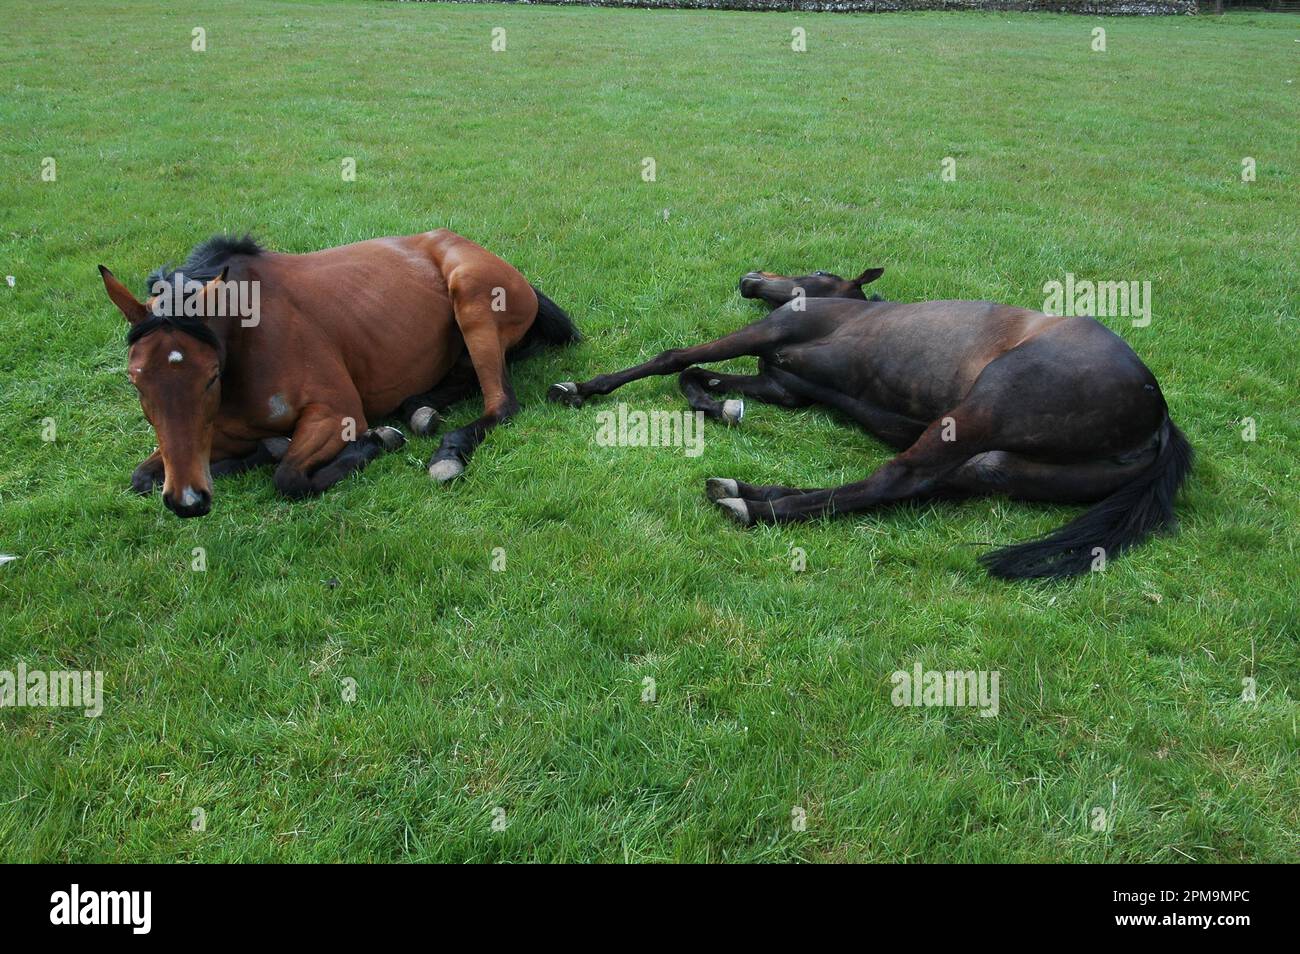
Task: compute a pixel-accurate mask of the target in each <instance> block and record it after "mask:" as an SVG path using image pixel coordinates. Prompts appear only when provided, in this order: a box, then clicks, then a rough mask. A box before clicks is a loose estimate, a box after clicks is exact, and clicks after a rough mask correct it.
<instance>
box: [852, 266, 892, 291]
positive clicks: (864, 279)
mask: <svg viewBox="0 0 1300 954" xmlns="http://www.w3.org/2000/svg"><path fill="white" fill-rule="evenodd" d="M883 274H885V270H884V269H883V268H868V269H867V270H866V271H865V272H863V273H862V274H861V275H859V276H858V277H857V278H855V279H853V284H855V285H857V286H858V287H859V288H861V287H862V286H863V285H870V284H871V283H872V282H874V281H875V280H876V279H877V278H879V277H880V276H881V275H883Z"/></svg>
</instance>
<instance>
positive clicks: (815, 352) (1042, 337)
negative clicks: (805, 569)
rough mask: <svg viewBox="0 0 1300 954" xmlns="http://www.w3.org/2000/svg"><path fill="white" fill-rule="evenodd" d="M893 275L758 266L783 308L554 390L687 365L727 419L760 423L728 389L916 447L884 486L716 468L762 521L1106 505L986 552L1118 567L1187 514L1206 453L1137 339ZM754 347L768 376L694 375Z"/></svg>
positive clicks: (750, 280)
mask: <svg viewBox="0 0 1300 954" xmlns="http://www.w3.org/2000/svg"><path fill="white" fill-rule="evenodd" d="M882 272H883V269H870V270H868V271H866V272H864V273H863V274H862V275H860V276H858V277H857V278H855V279H849V280H846V279H843V278H840V277H839V276H836V275H830V274H827V273H825V272H817V273H816V274H814V275H806V276H802V277H797V278H786V277H782V276H778V275H772V274H768V273H766V272H751V273H749V274H748V275H746V276H745V277H744V278H742V279H741V280H740V292H741V294H742V295H744V296H745V297H747V298H760V299H763V300H764V301H766V302H767V303H768V304H770V305H772V306H774V308H775V310H773V311H772V313H771V314H770V315H768V317H766V318H764V319H763V320H761V321H757V322H755V323H754V324H752V325H750V326H749V327H747V328H742V329H741V330H740V331H737V332H736V333H735V334H730V335H727V336H726V337H723V338H719V339H718V340H716V341H711V342H708V343H707V344H701V345H696V346H694V347H691V348H679V349H674V350H672V351H665V352H663V353H662V354H660V355H659V356H658V357H656V358H654V359H652V360H650V361H647V362H646V363H645V364H641V365H637V366H636V367H634V368H629V369H627V370H626V371H619V372H617V373H615V374H603V375H600V376H598V377H595V378H592V379H591V380H590V381H586V382H584V383H581V384H575V383H572V382H566V383H564V384H557V385H554V386H553V387H552V388H551V391H550V393H549V394H548V397H550V398H551V399H552V400H558V401H562V402H564V403H567V404H571V405H574V406H577V405H579V404H581V403H582V402H583V399H585V398H587V397H590V396H591V395H594V394H608V393H609V392H610V391H613V390H614V389H615V388H619V387H622V386H623V385H624V384H627V383H628V382H629V381H635V380H637V379H638V378H644V377H647V376H649V375H656V374H674V373H677V372H680V373H681V379H680V381H681V389H682V391H683V392H684V393H685V395H686V397H687V399H688V400H689V401H690V404H691V406H692V407H693V408H695V409H696V410H698V411H703V412H704V413H705V414H706V415H709V416H710V417H714V418H718V419H723V420H727V421H729V422H735V421H739V419H740V417H741V416H742V413H743V405H741V404H740V402H736V401H727V402H725V403H721V402H719V401H718V400H716V399H715V398H714V397H713V396H712V395H714V394H718V393H738V394H740V395H743V396H744V397H752V398H755V399H756V400H759V401H766V402H768V403H771V404H780V405H782V406H785V407H803V406H805V405H809V404H821V405H825V406H828V407H832V408H835V409H836V410H838V411H841V412H842V413H844V414H846V415H848V416H849V417H850V418H852V419H853V420H855V421H857V422H858V423H859V424H861V425H862V426H863V427H865V428H866V429H867V430H868V431H869V432H871V433H872V434H874V435H875V436H876V437H878V438H880V439H881V440H883V441H884V442H885V443H887V444H889V445H890V446H892V447H894V448H897V449H899V450H902V453H900V454H899V455H898V456H897V457H895V458H894V459H893V460H891V461H889V462H888V463H887V464H885V465H884V466H883V467H881V468H879V469H878V470H876V471H875V472H874V473H872V474H871V475H870V476H869V477H867V479H866V480H862V481H858V482H856V483H851V484H846V485H844V486H843V487H834V488H830V489H825V490H804V489H798V488H795V487H783V486H755V485H752V484H747V483H744V482H742V481H739V480H734V479H731V478H711V479H710V480H709V481H708V485H707V491H708V495H709V497H710V498H712V499H713V500H714V501H716V503H717V504H718V505H719V506H720V507H722V508H723V510H725V511H726V512H727V514H728V515H730V516H731V517H733V518H734V519H736V520H738V521H739V522H740V523H742V524H745V525H749V524H753V523H756V522H768V523H771V522H778V521H790V520H806V519H808V518H810V517H817V516H821V515H824V514H836V513H853V512H857V511H863V510H869V509H872V508H875V507H879V506H881V505H884V504H890V503H894V502H897V501H902V500H909V499H917V498H927V497H946V496H957V497H959V496H967V495H972V494H1003V495H1006V496H1010V497H1016V498H1021V499H1026V500H1039V501H1053V502H1061V503H1094V504H1095V505H1094V506H1093V507H1092V508H1091V509H1090V510H1088V511H1086V512H1085V513H1083V514H1082V515H1080V516H1079V517H1077V518H1076V519H1075V520H1073V521H1072V522H1070V523H1069V524H1067V525H1066V526H1064V527H1062V528H1061V529H1059V530H1057V531H1055V532H1054V533H1051V534H1048V535H1047V536H1045V537H1043V538H1042V539H1040V540H1035V541H1032V542H1029V543H1022V544H1019V545H1017V546H1011V547H1007V548H1005V549H1002V550H997V551H995V552H992V553H988V554H985V555H984V556H983V557H982V558H981V562H982V563H983V564H984V565H985V566H986V567H987V568H988V569H989V570H990V572H992V573H993V574H995V575H997V576H1002V577H1007V578H1019V577H1058V576H1069V575H1071V574H1075V573H1081V572H1084V571H1086V570H1088V569H1090V568H1092V567H1094V566H1104V564H1105V560H1106V559H1108V558H1113V557H1115V556H1117V555H1118V554H1119V553H1120V552H1121V551H1123V550H1124V549H1126V548H1128V547H1131V546H1134V545H1136V544H1138V543H1140V542H1141V541H1142V540H1143V539H1145V538H1146V537H1147V536H1148V535H1149V534H1150V533H1152V532H1153V531H1156V530H1158V529H1161V528H1163V527H1165V526H1168V525H1170V524H1171V523H1172V522H1173V502H1174V495H1175V493H1176V492H1177V490H1178V487H1179V485H1180V484H1181V483H1182V482H1183V480H1184V478H1185V477H1186V476H1187V474H1188V471H1189V470H1190V468H1191V462H1192V452H1191V448H1190V447H1189V446H1188V443H1187V441H1186V439H1185V438H1184V437H1183V435H1182V433H1181V432H1180V431H1179V430H1178V428H1177V427H1175V426H1174V424H1173V422H1172V421H1171V420H1170V419H1169V411H1168V409H1167V407H1166V405H1165V400H1164V397H1163V396H1162V395H1161V393H1160V388H1159V386H1158V385H1157V384H1156V379H1155V378H1154V377H1153V376H1152V374H1151V372H1150V371H1149V370H1147V368H1146V366H1145V365H1144V364H1143V363H1142V362H1141V360H1139V358H1138V357H1137V355H1136V354H1134V353H1133V351H1132V350H1131V349H1130V348H1129V346H1128V345H1127V344H1125V342H1124V340H1123V339H1122V338H1120V337H1119V336H1118V335H1116V334H1114V333H1113V332H1111V331H1109V330H1108V329H1107V328H1106V327H1105V326H1104V325H1102V324H1100V323H1099V322H1097V321H1095V320H1094V319H1092V318H1059V317H1051V316H1048V315H1045V314H1042V313H1040V312H1036V311H1030V310H1028V309H1025V308H1013V307H1011V306H1009V305H998V304H993V303H990V302H979V301H930V302H918V303H916V304H901V303H897V302H888V301H880V300H872V301H868V300H866V296H865V295H864V294H863V292H862V287H863V286H864V285H866V284H867V283H869V282H871V281H874V280H875V279H876V278H878V277H879V276H880V274H881V273H882ZM742 355H755V356H757V357H758V359H759V363H758V367H759V373H758V374H756V375H735V374H721V373H718V372H714V371H709V370H706V369H703V368H698V367H694V365H696V364H698V363H700V362H704V361H724V360H726V359H728V358H736V357H740V356H742ZM1098 558H1100V562H1099V559H1098Z"/></svg>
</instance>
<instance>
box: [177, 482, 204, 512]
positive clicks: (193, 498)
mask: <svg viewBox="0 0 1300 954" xmlns="http://www.w3.org/2000/svg"><path fill="white" fill-rule="evenodd" d="M200 499H202V498H200V497H199V495H198V494H196V493H195V492H194V488H193V487H186V488H185V489H184V490H182V491H181V506H182V507H193V506H194V505H195V504H196V503H198V502H199V500H200Z"/></svg>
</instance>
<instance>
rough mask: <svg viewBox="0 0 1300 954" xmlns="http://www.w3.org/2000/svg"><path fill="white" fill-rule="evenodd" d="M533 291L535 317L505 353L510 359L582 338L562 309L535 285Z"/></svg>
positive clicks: (513, 359) (523, 356)
mask: <svg viewBox="0 0 1300 954" xmlns="http://www.w3.org/2000/svg"><path fill="white" fill-rule="evenodd" d="M533 291H534V292H535V293H536V295H537V317H536V318H534V319H533V324H532V327H530V328H529V329H528V331H527V332H526V333H525V334H524V336H523V338H522V339H521V340H520V342H519V344H517V345H515V346H514V347H513V348H511V349H510V353H509V354H508V355H506V357H507V358H508V359H509V360H511V361H518V360H519V359H520V358H526V357H528V356H529V355H530V354H536V353H537V352H538V351H540V350H541V349H542V348H545V347H547V346H557V345H566V344H573V343H575V342H578V341H581V340H582V334H581V333H580V332H579V331H578V326H577V325H575V324H574V323H573V319H572V318H570V317H569V316H568V315H567V314H565V312H564V309H563V308H561V307H560V306H559V305H557V304H556V303H555V302H553V301H551V300H550V299H549V298H547V297H546V296H545V295H543V294H542V293H541V290H540V289H538V288H537V286H535V285H534V286H533Z"/></svg>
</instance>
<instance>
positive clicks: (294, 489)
mask: <svg viewBox="0 0 1300 954" xmlns="http://www.w3.org/2000/svg"><path fill="white" fill-rule="evenodd" d="M272 481H273V482H274V484H275V489H276V491H277V492H278V493H279V494H280V496H282V497H287V498H288V499H289V500H301V499H302V498H303V497H310V496H312V495H314V494H315V493H316V491H315V488H313V487H312V483H311V478H310V477H308V476H307V475H306V474H305V473H303V472H302V471H301V470H299V469H298V468H297V467H293V466H291V465H286V464H281V465H280V466H279V467H277V468H276V469H275V476H274V477H273V478H272Z"/></svg>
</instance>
